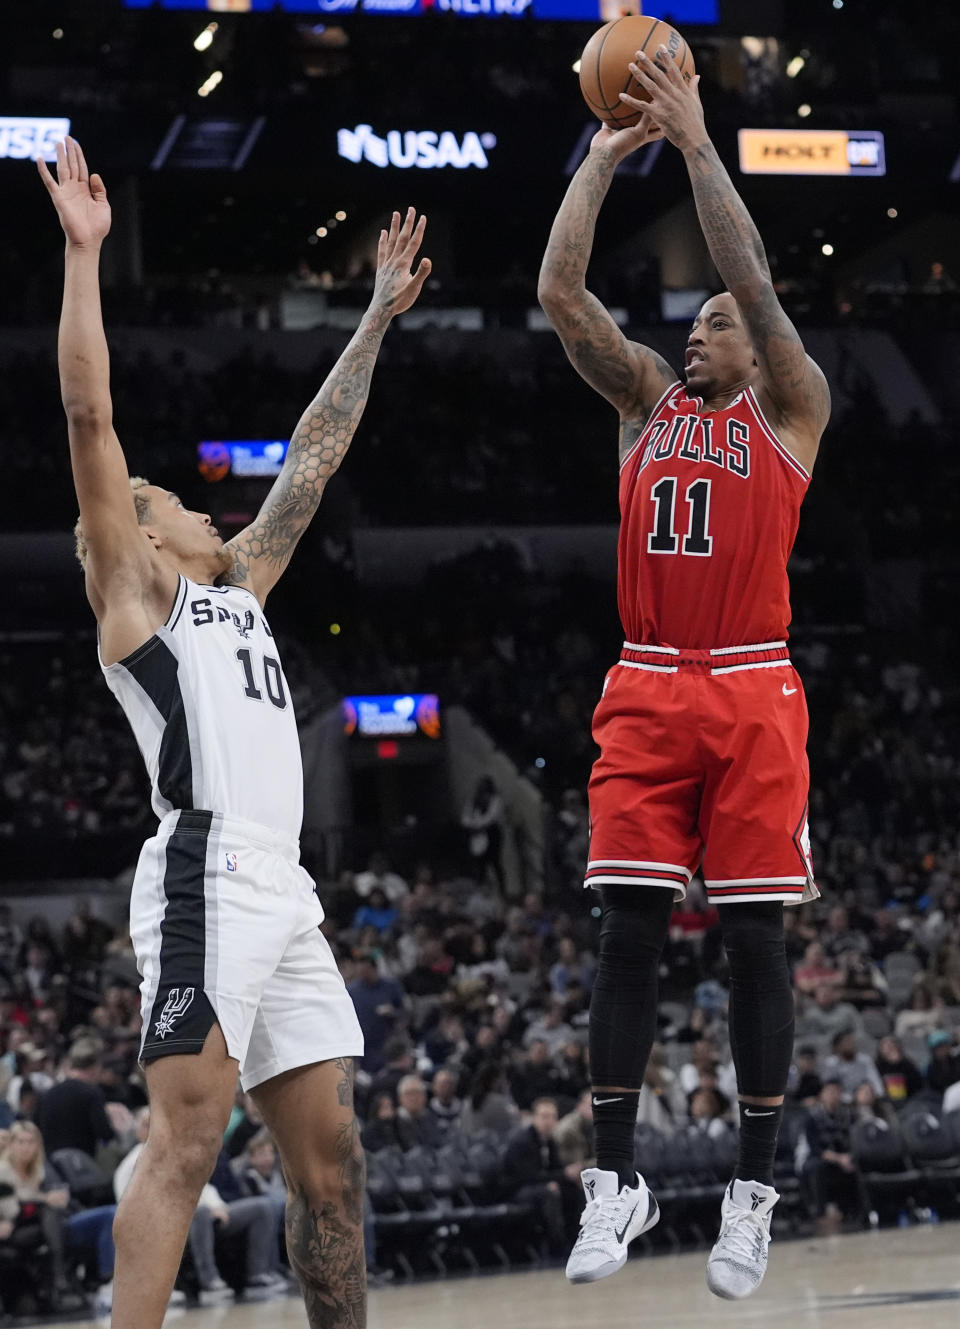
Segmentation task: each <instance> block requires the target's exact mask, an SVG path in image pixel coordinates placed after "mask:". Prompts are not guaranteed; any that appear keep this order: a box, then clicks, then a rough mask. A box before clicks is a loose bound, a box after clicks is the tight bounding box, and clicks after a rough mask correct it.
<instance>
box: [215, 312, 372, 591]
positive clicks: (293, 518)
mask: <svg viewBox="0 0 960 1329" xmlns="http://www.w3.org/2000/svg"><path fill="white" fill-rule="evenodd" d="M388 323H389V317H388V315H386V314H385V313H383V312H381V313H379V314H375V315H372V316H370V317H368V318H366V319H365V321H364V322H363V323H362V324H361V326H360V328H359V329H358V330H357V332H356V334H355V336H354V337H353V340H352V341H351V342H350V344H349V345H348V346H347V348H346V350H345V351H344V352H343V354H342V355H341V357H340V359H339V360H338V361H337V363H336V364H335V365H334V367H333V369H332V370H331V372H330V375H329V377H328V378H327V380H326V382H325V383H324V385H323V387H322V388H321V389H320V391H319V393H318V394H317V396H316V397H315V398H314V400H313V401H312V402H311V403H310V405H309V406H308V408H307V410H306V411H305V412H304V414H303V415H302V417H301V419H300V422H299V424H298V425H297V427H296V429H295V430H294V432H293V436H292V437H291V439H290V446H289V448H288V449H287V456H286V460H285V461H284V464H283V470H282V471H281V473H280V475H279V476H278V477H277V481H276V484H275V485H274V487H273V489H272V490H271V491H270V494H269V495H268V496H267V501H266V502H265V503H264V505H263V508H262V509H261V510H260V514H259V516H258V517H257V520H256V521H255V522H254V523H253V525H252V526H250V527H249V528H248V529H247V530H246V531H245V532H243V534H242V536H238V537H237V539H236V540H233V541H231V542H230V545H229V548H230V549H232V551H233V554H234V561H233V567H232V569H231V570H230V571H229V572H227V573H225V574H224V576H223V577H222V578H221V582H222V584H224V585H233V586H242V585H244V584H246V583H247V581H248V579H249V576H250V564H251V563H252V562H253V561H255V560H260V559H262V560H264V562H265V563H266V564H267V565H268V566H269V567H270V568H271V569H272V570H273V571H274V572H275V573H276V574H279V573H280V572H282V571H283V569H284V568H285V567H286V565H287V563H288V562H289V561H290V556H291V554H292V553H293V551H294V549H295V548H296V544H297V541H298V540H299V539H300V536H301V535H302V534H303V532H304V531H305V529H306V527H307V525H308V524H309V522H310V519H311V518H312V517H313V514H314V513H315V512H316V510H317V507H318V505H319V503H320V499H321V497H322V495H323V490H324V486H325V485H326V483H327V481H328V480H329V479H330V476H331V475H333V474H334V473H335V471H336V470H337V469H338V467H339V466H340V463H341V462H342V461H343V458H344V456H345V455H346V452H347V449H348V448H349V446H350V443H351V441H352V439H353V435H354V433H355V432H356V428H357V425H358V424H359V423H360V417H361V416H362V415H363V411H364V407H365V406H366V404H367V397H368V395H369V393H370V382H371V379H372V378H373V369H374V365H375V364H376V361H377V355H378V353H379V351H380V345H381V342H382V341H383V335H384V333H385V332H386V330H387V326H388Z"/></svg>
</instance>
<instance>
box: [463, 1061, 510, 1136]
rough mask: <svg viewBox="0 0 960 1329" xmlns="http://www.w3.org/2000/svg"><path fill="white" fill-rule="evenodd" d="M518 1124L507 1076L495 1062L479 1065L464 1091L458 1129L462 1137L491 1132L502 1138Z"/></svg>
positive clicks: (498, 1063)
mask: <svg viewBox="0 0 960 1329" xmlns="http://www.w3.org/2000/svg"><path fill="white" fill-rule="evenodd" d="M519 1122H520V1110H519V1108H518V1107H517V1104H516V1103H515V1102H514V1100H513V1098H512V1096H511V1094H510V1090H509V1089H508V1088H507V1077H506V1072H505V1071H504V1069H503V1066H502V1065H501V1064H500V1062H498V1061H486V1062H483V1063H482V1064H481V1065H480V1066H479V1067H478V1068H477V1070H476V1073H475V1074H474V1077H473V1079H472V1080H471V1081H470V1087H469V1089H468V1091H467V1096H466V1100H465V1102H464V1104H463V1111H462V1112H461V1114H460V1129H461V1131H462V1132H463V1134H464V1135H478V1134H479V1133H480V1132H481V1131H493V1132H495V1133H496V1134H497V1135H499V1136H501V1137H503V1138H506V1136H508V1135H509V1134H510V1132H511V1131H512V1130H514V1129H515V1128H516V1127H517V1125H518V1124H519Z"/></svg>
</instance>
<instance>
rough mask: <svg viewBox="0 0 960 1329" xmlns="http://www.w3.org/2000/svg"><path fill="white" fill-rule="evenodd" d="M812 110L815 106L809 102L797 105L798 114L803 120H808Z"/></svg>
mask: <svg viewBox="0 0 960 1329" xmlns="http://www.w3.org/2000/svg"><path fill="white" fill-rule="evenodd" d="M812 110H813V107H812V106H811V105H810V103H809V102H801V104H800V105H799V106H798V107H797V115H799V117H800V119H801V120H806V118H807V116H808V115H809V114H810V112H811V111H812Z"/></svg>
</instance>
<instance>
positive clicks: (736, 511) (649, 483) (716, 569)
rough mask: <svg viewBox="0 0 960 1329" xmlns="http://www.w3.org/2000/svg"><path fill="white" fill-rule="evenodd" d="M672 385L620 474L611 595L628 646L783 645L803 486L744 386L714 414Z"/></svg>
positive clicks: (805, 480)
mask: <svg viewBox="0 0 960 1329" xmlns="http://www.w3.org/2000/svg"><path fill="white" fill-rule="evenodd" d="M702 406H703V403H702V401H701V400H700V398H698V397H688V396H687V395H686V392H685V390H684V388H683V386H682V385H681V384H679V383H675V384H673V385H672V386H671V387H669V388H668V389H667V391H666V392H665V393H664V394H663V396H662V397H661V399H660V401H659V402H658V403H657V405H656V407H655V408H654V410H653V413H652V414H651V416H650V419H649V420H648V422H647V425H646V427H645V429H644V431H643V433H642V434H641V435H640V437H639V438H638V439H637V442H636V443H635V444H634V446H633V448H631V450H630V452H629V453H628V454H627V456H626V458H625V459H624V462H623V465H622V467H621V470H620V515H621V520H620V541H619V546H618V579H617V595H618V602H619V606H620V618H621V620H622V622H623V627H624V631H625V633H626V637H627V641H628V642H632V643H635V644H637V645H645V644H656V645H664V646H678V647H689V648H691V649H710V648H714V647H722V646H742V645H748V644H753V643H759V642H775V641H785V640H786V638H787V627H788V624H789V622H790V586H789V582H788V580H787V559H788V558H789V557H790V550H791V549H792V548H793V542H794V539H795V538H796V534H797V524H798V522H799V519H800V504H801V503H802V502H803V499H804V495H805V494H806V491H807V485H808V484H809V483H810V476H809V474H808V473H807V472H806V471H805V470H804V468H803V467H802V466H801V465H800V463H799V462H798V461H797V460H796V458H795V457H793V456H791V454H790V453H789V452H788V451H787V449H786V448H785V447H784V446H783V444H782V443H781V442H780V440H779V439H778V438H777V436H776V435H775V434H774V432H773V430H772V429H771V428H770V426H769V425H768V424H767V422H766V420H765V419H764V417H763V414H762V413H761V411H760V407H759V406H758V404H757V399H756V396H755V395H754V393H753V390H752V389H751V388H746V389H745V390H744V391H743V392H741V393H740V395H739V396H738V397H736V398H734V400H733V401H732V402H731V403H730V405H729V406H728V407H726V408H725V409H724V410H722V411H712V412H708V413H707V414H705V415H701V414H700V410H701V408H702Z"/></svg>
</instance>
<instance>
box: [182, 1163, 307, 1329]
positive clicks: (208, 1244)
mask: <svg viewBox="0 0 960 1329" xmlns="http://www.w3.org/2000/svg"><path fill="white" fill-rule="evenodd" d="M218 1236H219V1237H220V1239H221V1240H229V1241H230V1242H231V1243H233V1242H236V1241H237V1239H238V1238H240V1237H243V1238H244V1241H243V1280H244V1281H243V1295H244V1296H245V1297H246V1298H248V1299H249V1300H254V1299H256V1298H260V1297H264V1296H273V1295H276V1294H277V1293H284V1292H286V1290H287V1280H286V1279H285V1278H284V1277H283V1275H282V1274H281V1273H280V1272H279V1258H280V1253H279V1249H278V1245H277V1227H276V1210H275V1207H274V1204H273V1201H272V1199H271V1197H270V1196H269V1195H244V1193H243V1188H242V1187H241V1185H240V1182H239V1180H238V1178H237V1175H236V1173H235V1172H234V1171H233V1169H232V1168H231V1166H230V1159H229V1157H228V1156H227V1152H226V1150H223V1149H222V1150H221V1151H220V1154H219V1156H218V1158H217V1161H216V1164H215V1165H214V1169H213V1175H212V1176H211V1178H210V1180H209V1182H208V1183H207V1184H206V1186H204V1188H203V1190H202V1191H201V1193H200V1202H199V1204H198V1206H197V1212H196V1215H195V1218H194V1222H193V1223H192V1224H191V1225H190V1236H189V1241H190V1253H191V1255H192V1256H193V1260H194V1264H195V1265H196V1269H197V1276H198V1278H199V1280H200V1287H201V1304H206V1303H205V1302H204V1301H203V1291H206V1292H207V1293H211V1292H212V1293H213V1294H214V1295H213V1297H210V1298H208V1300H209V1301H210V1302H211V1303H212V1304H214V1305H216V1304H218V1302H219V1300H220V1299H221V1297H222V1294H223V1291H224V1288H225V1287H226V1284H225V1282H224V1280H223V1278H222V1276H221V1274H220V1270H219V1268H218V1266H217V1263H216V1245H217V1237H218Z"/></svg>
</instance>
